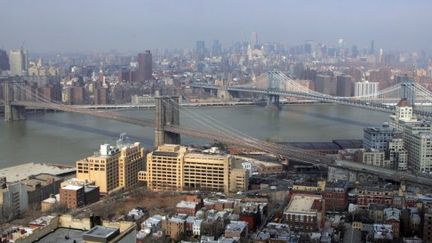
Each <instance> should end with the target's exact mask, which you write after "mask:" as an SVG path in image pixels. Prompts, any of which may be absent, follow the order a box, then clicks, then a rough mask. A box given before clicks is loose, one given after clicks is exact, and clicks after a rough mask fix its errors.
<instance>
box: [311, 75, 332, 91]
mask: <svg viewBox="0 0 432 243" xmlns="http://www.w3.org/2000/svg"><path fill="white" fill-rule="evenodd" d="M315 91H318V92H320V93H323V94H328V95H336V80H335V79H334V78H333V77H332V76H330V75H327V74H318V75H317V76H316V79H315Z"/></svg>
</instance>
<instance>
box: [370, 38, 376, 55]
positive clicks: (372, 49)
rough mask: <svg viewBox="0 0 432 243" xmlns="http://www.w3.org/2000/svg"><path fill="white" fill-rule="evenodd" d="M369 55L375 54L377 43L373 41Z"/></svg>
mask: <svg viewBox="0 0 432 243" xmlns="http://www.w3.org/2000/svg"><path fill="white" fill-rule="evenodd" d="M369 54H375V42H374V41H373V40H372V41H371V44H370V48H369Z"/></svg>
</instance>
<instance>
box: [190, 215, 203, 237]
mask: <svg viewBox="0 0 432 243" xmlns="http://www.w3.org/2000/svg"><path fill="white" fill-rule="evenodd" d="M201 224H202V220H201V219H196V220H194V222H193V224H192V234H193V235H194V236H200V235H201Z"/></svg>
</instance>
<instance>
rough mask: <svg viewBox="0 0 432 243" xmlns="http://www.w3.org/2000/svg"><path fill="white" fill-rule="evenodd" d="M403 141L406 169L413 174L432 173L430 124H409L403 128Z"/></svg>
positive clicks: (425, 122) (421, 122)
mask: <svg viewBox="0 0 432 243" xmlns="http://www.w3.org/2000/svg"><path fill="white" fill-rule="evenodd" d="M403 139H404V145H405V148H406V150H407V151H408V168H409V169H410V170H412V171H415V172H423V173H431V172H432V123H431V122H427V121H417V122H409V123H406V124H404V126H403Z"/></svg>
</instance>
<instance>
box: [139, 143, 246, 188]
mask: <svg viewBox="0 0 432 243" xmlns="http://www.w3.org/2000/svg"><path fill="white" fill-rule="evenodd" d="M234 161H235V159H234V157H232V156H230V155H219V154H203V153H199V152H195V151H189V150H188V148H187V147H183V146H180V145H173V144H165V145H161V146H159V147H158V148H157V149H156V150H155V151H153V152H151V153H149V154H147V170H146V171H145V172H140V173H139V175H140V176H139V177H140V179H141V180H145V181H146V182H147V186H148V188H149V189H150V190H154V191H164V190H172V191H184V190H201V191H220V192H230V191H242V190H244V189H245V188H247V185H248V175H247V173H246V171H245V170H243V169H238V170H237V169H232V166H233V164H234Z"/></svg>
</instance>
